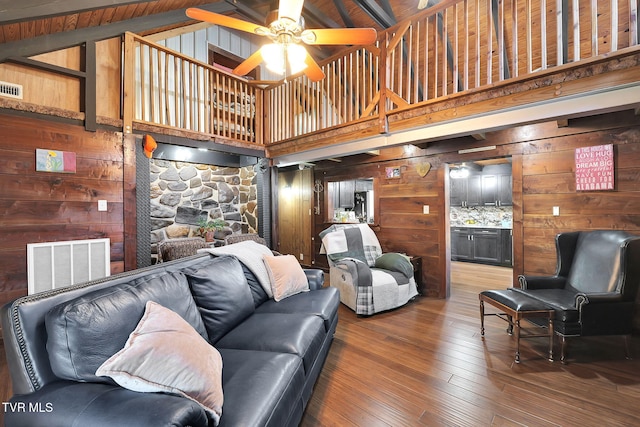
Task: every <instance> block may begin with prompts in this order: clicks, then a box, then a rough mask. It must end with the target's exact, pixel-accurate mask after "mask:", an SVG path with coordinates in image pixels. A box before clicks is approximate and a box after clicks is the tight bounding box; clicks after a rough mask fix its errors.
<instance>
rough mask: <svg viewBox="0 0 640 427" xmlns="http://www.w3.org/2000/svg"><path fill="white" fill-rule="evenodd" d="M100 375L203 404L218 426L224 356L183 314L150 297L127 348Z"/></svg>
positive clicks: (141, 389) (131, 386)
mask: <svg viewBox="0 0 640 427" xmlns="http://www.w3.org/2000/svg"><path fill="white" fill-rule="evenodd" d="M96 375H99V376H108V377H110V378H112V379H113V380H114V381H115V382H116V383H118V384H119V385H120V386H122V387H124V388H126V389H129V390H133V391H139V392H160V393H162V392H164V393H170V394H176V395H179V396H182V397H186V398H188V399H191V400H193V401H195V402H197V403H198V404H200V405H201V406H202V407H203V409H204V410H205V411H206V412H207V414H208V415H209V417H211V420H212V422H213V424H214V425H217V424H218V422H219V420H220V415H221V413H222V404H223V400H224V398H223V393H222V358H221V356H220V353H218V350H216V349H215V348H214V347H213V346H211V345H209V343H208V342H207V341H206V340H205V339H204V338H202V337H201V336H200V335H199V334H198V333H197V332H196V331H195V329H193V327H191V325H189V324H188V323H187V322H186V321H185V320H184V319H183V318H182V317H180V316H179V315H178V314H176V313H174V312H173V311H171V310H169V309H167V308H165V307H163V306H161V305H160V304H157V303H154V302H153V301H149V302H147V304H146V308H145V312H144V315H143V316H142V319H141V320H140V322H139V323H138V325H137V326H136V328H135V329H134V330H133V332H131V334H130V335H129V339H128V340H127V342H126V343H125V345H124V348H123V349H122V350H120V351H119V352H117V353H116V354H114V355H113V356H111V357H110V358H109V359H107V360H106V361H105V362H104V363H103V364H102V365H100V367H99V368H98V369H97V371H96Z"/></svg>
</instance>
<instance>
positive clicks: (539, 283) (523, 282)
mask: <svg viewBox="0 0 640 427" xmlns="http://www.w3.org/2000/svg"><path fill="white" fill-rule="evenodd" d="M566 281H567V280H566V279H565V278H564V277H558V276H523V275H522V274H521V275H519V276H518V283H520V288H521V289H563V288H564V287H565V284H566Z"/></svg>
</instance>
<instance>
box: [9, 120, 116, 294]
mask: <svg viewBox="0 0 640 427" xmlns="http://www.w3.org/2000/svg"><path fill="white" fill-rule="evenodd" d="M0 135H2V140H1V143H0V159H1V160H0V165H1V167H0V188H1V189H2V191H0V211H1V212H2V215H1V216H0V257H2V269H1V270H0V304H4V303H5V302H6V301H9V300H11V299H13V298H15V297H18V296H21V295H25V294H26V293H27V262H26V245H27V243H38V242H50V241H63V240H79V239H93V238H103V237H108V238H110V239H111V272H112V273H117V272H120V271H124V260H123V258H124V255H123V253H124V246H123V245H124V226H123V198H124V194H123V193H124V192H123V182H124V178H123V176H124V175H123V174H124V172H123V170H124V167H123V142H122V134H121V133H120V132H114V131H106V130H99V131H97V132H95V133H91V132H86V131H85V130H84V128H83V127H82V126H77V125H74V124H69V123H61V122H54V121H49V120H38V119H34V118H27V117H24V116H21V115H13V114H6V113H2V112H0ZM37 148H42V149H53V150H63V151H72V152H75V153H76V156H77V160H76V167H77V172H76V173H49V172H36V171H35V151H36V149H37ZM99 199H105V200H107V201H108V210H107V211H106V212H98V200H99Z"/></svg>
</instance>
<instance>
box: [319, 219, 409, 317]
mask: <svg viewBox="0 0 640 427" xmlns="http://www.w3.org/2000/svg"><path fill="white" fill-rule="evenodd" d="M320 238H321V239H322V250H321V253H325V254H326V255H327V260H328V262H329V278H330V281H329V283H330V285H331V286H333V287H336V288H338V289H339V290H340V301H341V302H342V303H343V304H344V305H346V306H347V307H349V308H350V309H352V310H353V311H355V312H356V314H359V315H371V314H375V313H379V312H381V311H385V310H390V309H393V308H396V307H400V306H402V305H404V304H406V303H407V302H408V301H410V300H411V299H413V298H414V297H415V296H416V295H418V291H417V288H416V281H415V278H414V276H413V266H412V265H411V262H409V259H408V257H407V256H406V255H402V254H399V253H386V254H383V253H382V248H381V246H380V242H379V241H378V238H377V237H376V235H375V233H374V232H373V230H372V229H371V228H370V227H369V226H368V225H367V224H344V225H343V224H334V225H332V226H330V227H329V228H327V229H325V230H323V231H322V232H321V233H320Z"/></svg>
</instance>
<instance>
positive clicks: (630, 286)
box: [517, 230, 640, 362]
mask: <svg viewBox="0 0 640 427" xmlns="http://www.w3.org/2000/svg"><path fill="white" fill-rule="evenodd" d="M556 253H557V268H556V274H555V275H553V276H524V275H521V276H519V278H518V279H519V283H520V289H519V290H518V289H517V290H518V291H519V292H524V293H526V294H527V295H529V296H531V297H533V298H536V299H538V300H540V301H543V302H544V303H546V304H547V305H548V306H550V307H551V308H553V309H554V310H555V312H556V316H555V321H554V330H555V332H556V334H557V335H558V336H560V337H561V339H562V356H561V360H562V361H563V362H564V361H565V358H566V338H567V337H575V336H588V335H624V336H625V350H626V352H627V356H629V341H628V339H629V337H630V336H631V332H632V329H633V315H634V306H635V300H636V296H637V293H638V289H639V287H640V236H633V235H631V234H629V233H626V232H624V231H614V230H598V231H578V232H571V233H561V234H558V235H557V236H556Z"/></svg>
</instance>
